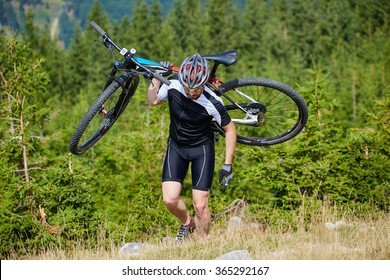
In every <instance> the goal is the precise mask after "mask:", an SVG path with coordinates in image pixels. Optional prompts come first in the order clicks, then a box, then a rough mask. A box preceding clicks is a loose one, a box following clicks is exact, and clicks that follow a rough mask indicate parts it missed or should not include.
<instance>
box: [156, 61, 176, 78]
mask: <svg viewBox="0 0 390 280" xmlns="http://www.w3.org/2000/svg"><path fill="white" fill-rule="evenodd" d="M160 64H161V66H162V67H163V68H164V69H162V68H161V69H157V70H156V73H157V74H159V75H161V76H163V77H167V76H169V75H171V74H172V64H171V63H170V62H169V61H160Z"/></svg>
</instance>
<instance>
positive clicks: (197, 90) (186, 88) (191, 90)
mask: <svg viewBox="0 0 390 280" xmlns="http://www.w3.org/2000/svg"><path fill="white" fill-rule="evenodd" d="M183 87H184V91H185V92H187V93H189V92H193V93H200V92H202V91H203V89H204V86H201V87H198V88H192V89H191V88H188V87H186V86H183Z"/></svg>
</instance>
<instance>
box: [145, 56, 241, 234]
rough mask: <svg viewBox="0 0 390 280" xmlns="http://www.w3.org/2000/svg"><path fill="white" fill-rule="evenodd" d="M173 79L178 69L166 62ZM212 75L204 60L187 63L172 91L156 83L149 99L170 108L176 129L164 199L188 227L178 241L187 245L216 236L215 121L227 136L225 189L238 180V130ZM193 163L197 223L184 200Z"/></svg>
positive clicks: (165, 170) (165, 169)
mask: <svg viewBox="0 0 390 280" xmlns="http://www.w3.org/2000/svg"><path fill="white" fill-rule="evenodd" d="M162 64H163V66H165V67H166V68H167V69H168V70H167V71H166V72H165V73H164V74H166V75H169V74H170V73H172V68H171V66H170V64H169V62H163V63H162ZM209 75H210V72H209V67H208V64H207V61H206V60H205V59H204V58H203V57H201V56H200V55H199V54H195V55H193V56H190V57H188V58H186V59H185V60H184V61H183V63H182V64H181V66H180V69H179V72H178V74H177V75H174V76H173V77H171V78H170V81H171V84H170V85H169V86H167V85H165V84H163V85H162V86H161V82H160V81H159V80H157V79H153V80H152V83H151V84H150V86H149V89H148V94H147V103H148V105H150V106H155V105H159V104H161V103H163V102H165V101H168V103H169V110H170V120H171V123H170V128H169V139H168V147H167V151H166V156H165V160H164V166H163V172H162V195H163V200H164V203H165V205H166V207H167V209H168V210H169V211H170V212H171V213H172V214H173V215H174V216H175V217H177V218H178V219H179V220H180V221H181V223H182V226H181V227H180V230H179V232H178V234H177V236H176V240H178V241H182V240H183V239H185V238H186V237H187V236H188V235H189V234H190V233H192V232H193V231H194V230H195V228H196V231H197V233H198V234H199V236H200V237H202V238H204V237H206V236H207V234H208V233H209V231H210V223H211V214H210V210H209V207H208V198H209V193H210V189H211V184H212V180H213V174H214V160H215V151H214V133H213V131H212V129H211V127H212V126H211V122H212V120H214V121H217V122H218V123H219V124H220V125H221V126H222V127H223V129H224V130H225V134H226V136H225V141H226V143H225V145H226V148H225V164H224V165H223V168H222V170H221V173H220V176H219V182H220V183H221V186H226V185H228V184H229V183H230V181H231V179H232V178H233V173H232V163H233V154H234V150H235V147H236V138H237V136H236V129H235V126H234V123H233V122H232V120H231V118H230V116H229V114H228V113H227V111H226V109H225V107H224V106H223V103H222V100H221V99H220V97H218V96H217V95H216V94H215V93H214V92H213V91H212V90H211V89H210V88H208V87H207V86H206V83H207V81H208V78H209ZM190 163H191V173H192V199H193V205H194V208H195V219H193V218H192V217H191V216H190V215H189V213H188V211H187V208H186V205H185V204H184V202H183V201H182V200H181V199H180V192H181V189H182V183H183V180H184V178H185V176H186V174H187V171H188V168H189V164H190Z"/></svg>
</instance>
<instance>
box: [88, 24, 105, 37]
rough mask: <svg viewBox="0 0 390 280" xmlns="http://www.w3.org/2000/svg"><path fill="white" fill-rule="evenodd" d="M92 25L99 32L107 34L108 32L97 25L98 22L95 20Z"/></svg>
mask: <svg viewBox="0 0 390 280" xmlns="http://www.w3.org/2000/svg"><path fill="white" fill-rule="evenodd" d="M90 25H91V26H92V27H93V28H94V29H95V30H96V31H97V33H99V34H100V35H102V36H104V35H106V32H104V30H103V29H102V28H101V27H100V26H99V25H97V23H96V22H94V21H91V23H90Z"/></svg>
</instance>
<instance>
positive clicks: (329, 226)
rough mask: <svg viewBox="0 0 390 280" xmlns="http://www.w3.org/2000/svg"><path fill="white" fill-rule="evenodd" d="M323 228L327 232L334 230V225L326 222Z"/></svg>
mask: <svg viewBox="0 0 390 280" xmlns="http://www.w3.org/2000/svg"><path fill="white" fill-rule="evenodd" d="M325 227H326V228H327V229H329V230H334V229H335V228H336V225H335V224H334V223H331V222H326V223H325Z"/></svg>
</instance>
